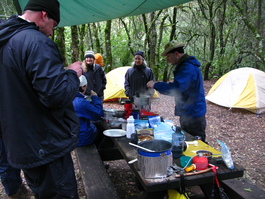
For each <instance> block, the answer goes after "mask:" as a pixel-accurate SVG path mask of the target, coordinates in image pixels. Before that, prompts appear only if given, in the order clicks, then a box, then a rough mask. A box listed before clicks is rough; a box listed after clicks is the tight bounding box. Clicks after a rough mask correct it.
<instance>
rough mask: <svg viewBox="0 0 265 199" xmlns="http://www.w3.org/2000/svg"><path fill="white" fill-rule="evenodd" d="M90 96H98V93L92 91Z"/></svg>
mask: <svg viewBox="0 0 265 199" xmlns="http://www.w3.org/2000/svg"><path fill="white" fill-rule="evenodd" d="M90 95H91V96H98V95H97V93H96V92H95V91H93V90H91V91H90Z"/></svg>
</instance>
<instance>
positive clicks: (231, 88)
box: [206, 67, 265, 114]
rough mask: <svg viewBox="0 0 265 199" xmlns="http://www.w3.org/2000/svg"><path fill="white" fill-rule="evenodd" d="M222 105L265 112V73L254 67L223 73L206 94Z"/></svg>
mask: <svg viewBox="0 0 265 199" xmlns="http://www.w3.org/2000/svg"><path fill="white" fill-rule="evenodd" d="M206 99H207V100H208V101H211V102H213V103H215V104H218V105H220V106H224V107H229V108H243V109H247V110H249V111H251V112H253V113H257V114H261V113H264V112H265V73H264V72H263V71H260V70H258V69H254V68H248V67H246V68H239V69H235V70H232V71H230V72H228V73H226V74H225V75H223V76H222V77H221V78H220V79H219V80H218V81H217V82H216V83H215V84H214V85H213V87H212V88H211V89H210V91H209V93H208V94H207V96H206Z"/></svg>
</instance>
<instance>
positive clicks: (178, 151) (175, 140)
mask: <svg viewBox="0 0 265 199" xmlns="http://www.w3.org/2000/svg"><path fill="white" fill-rule="evenodd" d="M184 141H185V137H184V135H183V133H182V132H181V128H180V127H179V126H176V129H175V132H174V133H172V150H171V151H172V154H173V158H180V157H181V156H182V154H183V150H184Z"/></svg>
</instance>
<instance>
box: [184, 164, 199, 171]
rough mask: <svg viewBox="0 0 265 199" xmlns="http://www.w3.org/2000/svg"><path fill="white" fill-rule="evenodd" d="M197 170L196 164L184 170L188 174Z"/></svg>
mask: <svg viewBox="0 0 265 199" xmlns="http://www.w3.org/2000/svg"><path fill="white" fill-rule="evenodd" d="M195 169H196V165H195V164H192V165H190V166H188V167H186V168H185V169H184V170H185V171H186V172H190V171H193V170H195Z"/></svg>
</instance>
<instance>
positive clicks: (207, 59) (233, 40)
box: [0, 0, 265, 81]
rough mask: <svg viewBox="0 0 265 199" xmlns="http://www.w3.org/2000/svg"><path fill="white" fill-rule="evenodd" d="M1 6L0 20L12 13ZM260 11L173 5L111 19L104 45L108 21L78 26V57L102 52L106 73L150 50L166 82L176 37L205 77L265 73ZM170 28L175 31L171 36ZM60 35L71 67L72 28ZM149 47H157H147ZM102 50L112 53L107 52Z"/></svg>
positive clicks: (231, 2)
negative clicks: (248, 70)
mask: <svg viewBox="0 0 265 199" xmlns="http://www.w3.org/2000/svg"><path fill="white" fill-rule="evenodd" d="M259 3H260V4H261V8H260V6H259V5H260V4H259ZM1 5H2V7H0V14H1V16H2V15H4V16H7V15H11V14H12V13H14V7H13V4H12V1H11V0H3V1H1ZM264 8H265V2H264V1H261V0H251V1H247V0H243V1H238V0H227V1H223V0H197V1H192V2H190V3H185V4H182V5H179V6H177V7H175V11H176V12H174V7H172V8H168V9H165V10H163V11H162V12H161V11H156V12H154V13H148V14H145V15H139V16H132V17H126V18H122V19H114V20H112V21H111V30H110V34H111V35H110V41H106V34H107V31H108V29H106V24H107V23H106V22H97V23H93V24H86V25H85V26H84V25H83V26H82V27H81V26H79V34H80V35H79V37H78V38H81V40H80V41H79V44H80V46H79V49H78V51H79V52H78V53H79V57H80V60H83V56H84V51H86V50H93V51H95V52H97V51H100V52H101V54H102V55H103V58H104V61H105V60H106V58H107V57H106V56H107V54H110V55H109V56H111V58H112V59H108V60H109V61H108V62H107V63H106V65H105V71H109V70H111V69H113V68H116V67H120V66H126V65H127V66H128V65H129V66H130V65H131V63H132V61H133V52H135V51H137V50H143V51H144V52H145V53H146V60H147V63H149V60H150V57H151V56H150V55H153V54H150V52H152V53H153V52H155V55H154V56H152V59H154V60H152V63H153V64H152V65H150V67H151V68H152V69H153V71H154V73H155V76H156V78H157V79H158V80H165V81H167V80H170V79H172V70H173V68H174V67H173V66H171V65H170V64H168V63H167V62H166V60H165V58H164V57H162V56H161V53H162V52H163V50H164V45H165V44H166V43H167V42H168V41H169V40H170V35H173V38H174V39H176V40H178V41H179V42H180V43H185V44H186V45H187V47H186V52H187V53H188V54H190V55H195V56H196V58H197V59H198V60H199V61H200V62H201V64H202V66H201V69H202V72H203V74H204V72H205V71H207V73H208V74H207V75H208V77H209V78H216V77H220V76H222V75H223V74H225V73H226V72H228V71H230V70H233V69H235V68H240V67H253V68H258V69H260V70H265V57H264V54H265V38H264V35H265V27H264V26H265V25H264V24H265V15H264V12H258V11H260V9H261V11H263V10H264ZM174 17H175V18H174ZM152 25H154V26H152ZM152 27H155V28H154V29H152ZM173 27H175V30H176V31H175V32H173V34H172V30H173ZM81 34H82V35H81ZM64 36H65V54H66V55H65V57H66V60H67V62H68V63H70V62H71V56H72V54H73V49H72V48H71V43H72V39H71V29H70V27H65V31H64ZM54 38H56V36H55V37H54ZM78 38H77V39H78ZM56 42H58V44H59V43H60V41H56ZM211 44H213V45H212V46H211ZM60 45H61V43H60ZM107 45H110V46H109V48H107ZM61 46H62V45H61ZM149 46H152V48H155V49H149ZM106 49H111V51H110V52H106ZM62 52H63V51H62ZM75 53H76V52H75ZM209 63H210V64H209ZM206 66H209V68H206Z"/></svg>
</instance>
